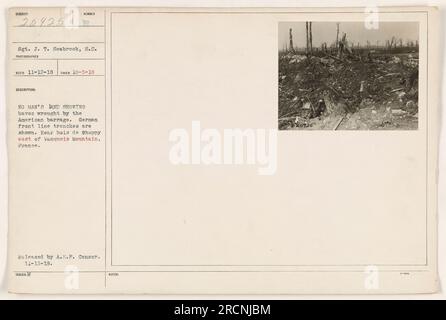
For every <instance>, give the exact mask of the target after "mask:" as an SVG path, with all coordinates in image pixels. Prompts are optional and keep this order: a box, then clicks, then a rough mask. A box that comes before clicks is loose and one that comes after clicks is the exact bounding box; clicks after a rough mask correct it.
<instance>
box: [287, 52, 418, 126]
mask: <svg viewBox="0 0 446 320" xmlns="http://www.w3.org/2000/svg"><path fill="white" fill-rule="evenodd" d="M417 114H418V58H417V55H415V54H413V53H412V54H406V53H399V54H386V53H378V54H374V55H373V56H372V55H370V54H368V55H367V58H364V57H362V56H361V55H360V54H357V55H354V54H349V55H345V56H343V58H342V59H340V58H338V57H336V56H335V55H332V54H330V53H322V52H320V53H319V55H318V56H316V55H308V56H307V55H303V54H296V53H295V52H281V53H280V54H279V129H282V130H287V129H302V128H308V129H330V130H335V127H336V129H337V130H340V129H361V130H373V129H398V128H399V129H416V128H417V125H418V119H417V116H418V115H417ZM340 119H342V120H340ZM338 122H339V123H338Z"/></svg>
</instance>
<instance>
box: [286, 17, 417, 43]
mask: <svg viewBox="0 0 446 320" xmlns="http://www.w3.org/2000/svg"><path fill="white" fill-rule="evenodd" d="M290 28H292V29H293V43H294V46H295V47H305V43H306V40H305V22H280V23H279V49H283V48H284V46H285V45H288V44H289V29H290ZM312 29H313V47H319V46H320V45H321V44H322V43H323V42H327V45H328V46H329V45H330V44H331V43H332V42H334V41H336V22H317V21H315V22H313V24H312ZM343 32H345V33H346V34H347V41H349V42H353V43H355V45H356V44H357V43H358V42H359V43H360V44H361V45H366V44H367V40H368V41H370V44H373V45H376V41H379V42H380V44H384V43H385V42H386V40H390V39H391V38H392V36H395V37H396V38H397V39H399V38H401V39H403V41H404V43H405V42H406V41H407V40H411V41H415V40H418V22H380V23H379V28H378V29H372V30H368V29H366V28H365V27H364V22H363V21H362V22H341V23H340V24H339V37H341V35H342V33H343Z"/></svg>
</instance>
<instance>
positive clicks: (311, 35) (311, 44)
mask: <svg viewBox="0 0 446 320" xmlns="http://www.w3.org/2000/svg"><path fill="white" fill-rule="evenodd" d="M309 24H310V53H311V54H313V31H312V30H311V25H312V22H310V23H309Z"/></svg>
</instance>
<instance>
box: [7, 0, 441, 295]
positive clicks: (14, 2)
mask: <svg viewBox="0 0 446 320" xmlns="http://www.w3.org/2000/svg"><path fill="white" fill-rule="evenodd" d="M64 5H66V6H79V7H81V6H104V7H105V6H107V7H112V6H123V7H131V6H143V7H148V6H153V7H166V6H172V7H175V6H177V7H231V6H234V7H295V6H296V7H332V6H333V5H334V2H333V1H329V0H326V1H317V0H301V1H283V0H278V1H272V0H269V1H268V0H245V1H223V0H220V1H216V0H211V1H192V0H189V1H187V0H164V1H161V0H2V3H1V4H0V9H2V11H3V14H1V15H0V48H1V49H0V61H1V63H0V74H1V77H0V300H3V299H45V298H48V296H44V295H33V296H30V295H15V294H9V293H7V289H6V288H7V285H6V280H5V268H6V237H7V225H8V224H7V213H8V210H7V192H8V188H7V153H6V97H5V89H6V87H5V67H6V57H5V53H6V30H7V29H6V12H7V11H6V10H7V8H9V7H20V6H58V7H60V6H64ZM371 5H377V6H425V5H430V6H437V7H439V8H440V10H441V18H440V19H441V23H440V24H441V27H442V30H441V31H442V32H443V35H444V34H445V31H446V23H445V21H444V20H445V19H444V18H445V13H444V11H445V10H446V0H436V1H425V2H424V1H416V0H412V1H410V0H406V1H404V0H394V1H390V0H389V1H364V0H356V1H353V0H350V1H336V6H338V7H366V6H371ZM440 39H444V36H442V37H440ZM440 47H441V48H443V43H441V44H440ZM442 50H443V49H442ZM442 56H443V57H444V56H445V54H444V50H443V54H442ZM443 60H444V59H443ZM441 68H442V70H443V72H442V73H441V74H443V75H444V74H445V73H446V65H445V63H444V62H443V61H442V63H441ZM441 91H442V92H446V83H445V81H444V79H442V85H441ZM440 101H441V104H442V105H445V102H446V98H445V96H443V95H442V96H441V99H440ZM440 114H441V122H442V123H446V121H445V120H446V112H441V113H440ZM445 140H446V133H445V130H444V129H443V127H442V130H441V136H440V149H439V157H440V158H439V185H438V216H439V219H438V220H439V224H438V252H439V255H438V271H439V276H440V282H441V280H442V279H443V280H444V279H446V254H444V253H445V252H446V141H445ZM442 253H443V254H442ZM440 290H441V291H440V293H436V294H431V295H392V296H382V295H379V296H351V295H345V296H330V295H319V296H314V295H313V296H305V295H299V296H289V295H287V296H277V295H275V296H267V295H262V296H255V297H250V296H169V298H172V299H175V298H178V299H199V298H205V299H237V298H242V299H246V298H255V299H296V298H298V299H321V298H322V299H386V298H387V299H401V298H404V299H445V300H446V293H445V292H444V290H442V289H440ZM50 298H52V299H97V298H99V299H101V298H106V299H116V298H127V299H138V298H139V299H164V298H166V296H148V295H145V296H135V295H132V296H110V295H107V296H64V295H52V296H50Z"/></svg>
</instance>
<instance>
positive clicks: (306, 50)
mask: <svg viewBox="0 0 446 320" xmlns="http://www.w3.org/2000/svg"><path fill="white" fill-rule="evenodd" d="M305 31H306V32H305V34H306V39H307V45H306V47H305V53H306V54H307V56H308V44H309V42H308V22H305Z"/></svg>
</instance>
